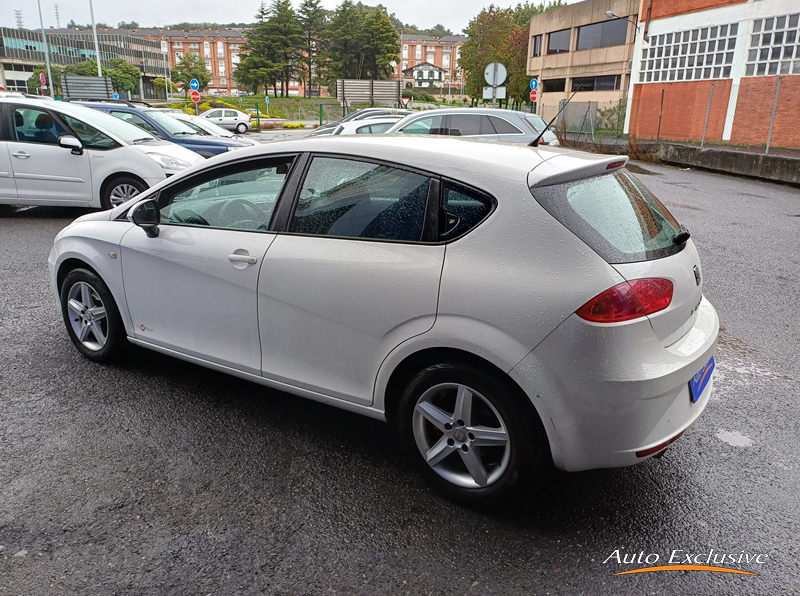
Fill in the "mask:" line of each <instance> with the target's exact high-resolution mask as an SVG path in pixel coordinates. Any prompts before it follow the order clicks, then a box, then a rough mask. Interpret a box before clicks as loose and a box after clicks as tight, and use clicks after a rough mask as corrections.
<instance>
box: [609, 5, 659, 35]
mask: <svg viewBox="0 0 800 596" xmlns="http://www.w3.org/2000/svg"><path fill="white" fill-rule="evenodd" d="M606 18H607V19H625V20H626V21H628V22H630V23H633V26H634V27H636V30H637V31H639V24H638V23H637V22H636V21H635V20H632V19H631V17H621V16H619V15H615V14H614V13H613V12H611V11H610V10H607V11H606ZM642 39H643V40H644V41H650V39H649V38H648V36H647V34H646V33H645V34H644V35H643V36H642Z"/></svg>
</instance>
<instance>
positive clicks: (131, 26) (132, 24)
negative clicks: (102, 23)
mask: <svg viewBox="0 0 800 596" xmlns="http://www.w3.org/2000/svg"><path fill="white" fill-rule="evenodd" d="M117 29H139V23H137V22H136V21H131V22H130V23H126V22H125V21H122V22H120V23H119V24H118V25H117Z"/></svg>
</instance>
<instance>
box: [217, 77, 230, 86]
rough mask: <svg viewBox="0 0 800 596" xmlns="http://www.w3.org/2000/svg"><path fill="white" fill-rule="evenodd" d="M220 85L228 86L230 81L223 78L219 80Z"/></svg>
mask: <svg viewBox="0 0 800 596" xmlns="http://www.w3.org/2000/svg"><path fill="white" fill-rule="evenodd" d="M219 84H220V85H227V84H228V79H226V78H225V77H222V78H221V79H220V80H219Z"/></svg>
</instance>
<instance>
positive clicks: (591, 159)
mask: <svg viewBox="0 0 800 596" xmlns="http://www.w3.org/2000/svg"><path fill="white" fill-rule="evenodd" d="M576 162H577V163H576ZM627 164H628V156H627V155H594V154H591V153H580V152H575V153H570V154H559V155H557V156H555V157H551V158H550V159H546V160H544V161H543V162H541V163H539V164H537V165H536V167H534V168H533V169H532V170H531V171H530V172H529V173H528V186H529V187H530V188H534V187H536V186H550V185H551V184H563V183H565V182H572V181H574V180H580V179H581V178H591V177H592V176H599V175H601V174H606V173H608V172H614V171H616V170H619V169H620V168H624V167H625V166H626V165H627Z"/></svg>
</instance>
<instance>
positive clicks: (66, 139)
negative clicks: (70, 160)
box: [58, 135, 83, 155]
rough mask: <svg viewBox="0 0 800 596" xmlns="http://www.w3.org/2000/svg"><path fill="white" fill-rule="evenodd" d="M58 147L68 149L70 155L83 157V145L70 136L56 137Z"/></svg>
mask: <svg viewBox="0 0 800 596" xmlns="http://www.w3.org/2000/svg"><path fill="white" fill-rule="evenodd" d="M58 146H59V147H63V148H64V149H70V153H72V155H83V145H81V142H80V141H79V140H78V138H77V137H73V136H72V135H64V136H61V137H58Z"/></svg>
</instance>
